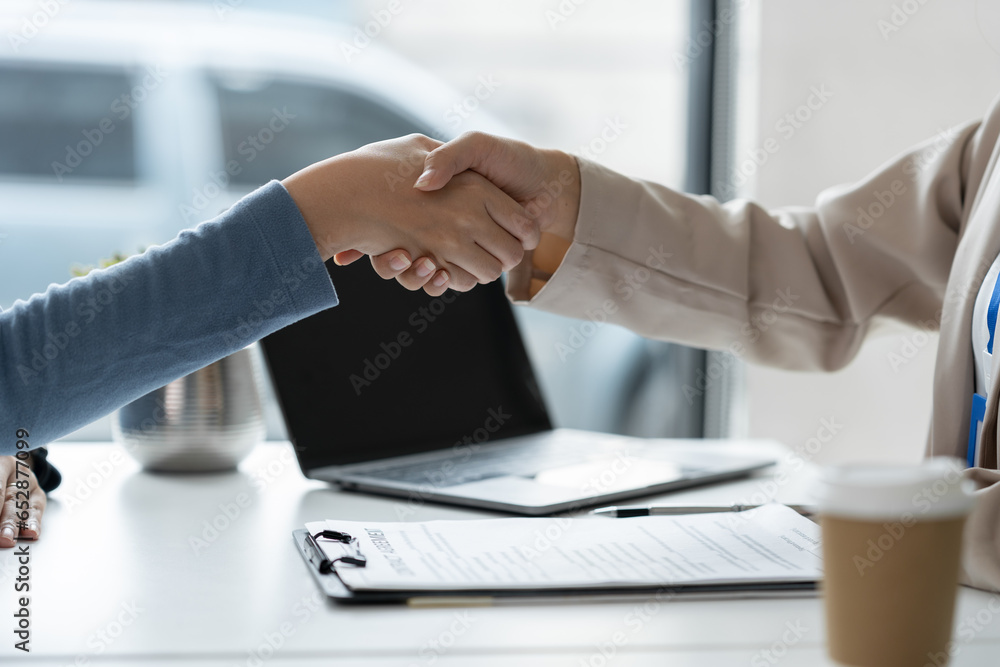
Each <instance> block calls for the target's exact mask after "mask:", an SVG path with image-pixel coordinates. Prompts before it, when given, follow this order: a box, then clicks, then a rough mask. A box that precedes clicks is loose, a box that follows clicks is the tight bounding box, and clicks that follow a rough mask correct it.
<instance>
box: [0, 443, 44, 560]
mask: <svg viewBox="0 0 1000 667" xmlns="http://www.w3.org/2000/svg"><path fill="white" fill-rule="evenodd" d="M2 458H3V459H4V461H3V463H4V465H3V466H2V470H3V473H2V474H0V482H2V483H3V505H2V507H0V548H9V547H12V546H14V545H15V544H16V542H17V538H18V537H21V538H28V539H34V538H37V537H38V535H39V534H40V532H41V522H42V514H43V513H44V512H45V504H46V498H45V492H44V491H42V490H41V489H40V488H39V486H38V479H37V478H36V477H35V473H34V472H33V471H31V470H30V469H27V468H25V467H24V465H23V464H18V463H17V462H16V460H15V458H14V457H12V456H5V457H2ZM7 463H10V464H12V465H6V464H7ZM18 473H20V474H18ZM25 473H27V474H25ZM22 526H23V527H22Z"/></svg>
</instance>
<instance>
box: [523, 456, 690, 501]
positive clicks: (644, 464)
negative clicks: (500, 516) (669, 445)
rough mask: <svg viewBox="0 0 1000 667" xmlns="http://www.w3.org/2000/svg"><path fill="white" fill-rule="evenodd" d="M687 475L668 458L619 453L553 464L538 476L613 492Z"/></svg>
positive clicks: (585, 489) (550, 483)
mask: <svg viewBox="0 0 1000 667" xmlns="http://www.w3.org/2000/svg"><path fill="white" fill-rule="evenodd" d="M682 477H684V473H683V469H682V468H681V467H680V466H679V465H676V464H674V463H670V462H667V461H652V460H649V459H634V458H627V457H624V456H623V457H619V458H615V459H605V460H599V461H587V462H585V463H577V464H573V465H568V466H563V467H560V468H549V469H547V470H543V471H541V472H539V473H537V474H536V475H535V476H534V479H535V482H536V483H538V484H544V485H546V486H559V487H566V488H572V489H577V490H579V491H583V492H588V493H609V492H614V491H624V490H626V489H641V488H644V487H647V486H652V485H654V484H664V483H667V482H672V481H674V480H678V479H681V478H682Z"/></svg>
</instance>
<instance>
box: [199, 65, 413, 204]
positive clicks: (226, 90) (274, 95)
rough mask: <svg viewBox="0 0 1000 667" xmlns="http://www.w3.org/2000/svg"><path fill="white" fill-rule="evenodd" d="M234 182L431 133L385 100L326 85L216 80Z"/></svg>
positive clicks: (255, 181) (251, 181) (250, 182)
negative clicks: (375, 143) (235, 83)
mask: <svg viewBox="0 0 1000 667" xmlns="http://www.w3.org/2000/svg"><path fill="white" fill-rule="evenodd" d="M214 84H215V89H216V91H217V95H218V101H219V112H220V116H221V122H222V140H223V148H224V154H225V159H226V164H228V165H231V166H233V169H231V172H235V173H231V174H230V176H231V177H232V182H233V183H236V184H242V185H246V186H251V187H254V186H257V185H260V184H261V183H265V182H267V181H269V180H271V179H272V178H279V179H280V178H284V177H285V176H288V175H289V174H292V173H294V172H296V171H298V170H299V169H302V168H303V167H306V166H308V165H309V164H312V163H313V162H317V161H319V160H323V159H326V158H328V157H330V156H332V155H338V154H340V153H344V152H347V151H352V150H354V149H356V148H359V147H361V146H364V145H365V144H368V143H371V142H373V141H381V140H383V139H390V138H392V137H398V136H402V135H405V134H410V133H412V132H427V128H423V127H420V126H419V125H418V124H417V123H416V122H414V121H412V120H410V119H408V118H406V117H404V116H402V115H400V114H398V113H396V112H395V111H393V110H392V109H390V108H386V105H385V103H383V102H378V101H375V100H371V99H368V98H366V97H362V96H361V95H358V94H356V93H354V92H352V91H348V90H344V89H339V88H334V87H330V86H324V85H314V84H309V83H298V82H288V81H271V82H268V83H266V84H264V85H261V86H259V87H255V88H253V89H251V90H247V89H243V88H239V87H230V86H227V85H226V82H225V79H224V78H222V77H216V78H215V79H214Z"/></svg>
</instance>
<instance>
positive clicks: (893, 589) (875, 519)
mask: <svg viewBox="0 0 1000 667" xmlns="http://www.w3.org/2000/svg"><path fill="white" fill-rule="evenodd" d="M973 502H974V496H973V489H972V484H971V482H968V481H967V480H965V479H964V478H963V475H962V466H961V464H960V462H959V461H958V460H957V459H950V458H935V459H930V460H928V461H925V462H924V463H922V464H920V465H915V466H844V467H836V468H829V469H827V470H826V471H825V473H824V475H823V478H822V484H821V486H820V489H819V494H818V498H817V505H818V509H819V514H820V525H821V527H822V539H823V570H824V575H823V595H824V597H825V608H826V628H827V647H828V650H829V653H830V657H831V658H832V659H833V660H835V661H836V662H838V663H840V664H842V665H851V666H852V667H923V666H924V665H926V664H932V665H941V664H945V662H947V660H948V653H947V647H948V643H949V641H950V639H951V629H952V619H953V616H954V611H955V596H956V594H957V589H958V575H959V566H960V562H961V548H962V530H963V528H964V525H965V518H966V516H968V514H969V512H970V511H971V510H972V506H973Z"/></svg>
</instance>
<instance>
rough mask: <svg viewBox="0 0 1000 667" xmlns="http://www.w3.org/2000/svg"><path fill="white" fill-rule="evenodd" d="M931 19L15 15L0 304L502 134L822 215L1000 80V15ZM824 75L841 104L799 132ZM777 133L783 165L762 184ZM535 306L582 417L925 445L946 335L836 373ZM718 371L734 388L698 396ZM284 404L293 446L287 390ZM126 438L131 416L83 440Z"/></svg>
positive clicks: (862, 444) (970, 109)
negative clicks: (302, 179) (210, 226)
mask: <svg viewBox="0 0 1000 667" xmlns="http://www.w3.org/2000/svg"><path fill="white" fill-rule="evenodd" d="M904 4H907V3H904ZM909 4H912V5H913V8H912V9H913V11H912V12H910V13H907V12H905V11H903V10H902V9H900V8H899V3H893V2H887V1H883V0H875V1H872V0H846V1H844V2H839V3H836V4H833V3H801V2H795V1H794V0H768V1H767V2H766V3H765V2H761V1H760V0H720V1H718V2H710V1H709V0H692V1H688V0H618V1H616V2H612V1H611V0H587V1H583V0H542V1H530V0H502V1H501V0H476V1H469V0H466V1H464V2H459V1H458V0H422V1H421V2H414V1H412V0H356V1H348V0H343V1H330V2H319V1H305V0H300V1H286V2H277V1H274V2H265V1H263V0H260V1H252V0H205V1H200V2H195V1H190V2H180V1H178V2H124V1H120V2H88V1H87V0H72V1H70V0H66V1H64V2H60V1H59V0H51V1H48V2H43V1H40V0H30V1H25V2H20V1H14V2H4V3H3V5H2V8H0V35H2V37H3V42H4V43H3V44H2V45H0V204H2V205H0V307H4V308H6V307H9V306H10V305H11V304H12V303H13V301H14V300H16V299H18V298H26V297H27V296H29V295H31V294H32V293H34V292H40V291H43V290H44V289H45V288H46V286H47V285H49V284H50V283H61V282H64V281H66V280H67V279H68V278H69V277H70V267H71V266H73V265H77V264H84V265H86V264H96V263H97V262H98V260H100V259H101V258H104V257H108V256H110V255H111V254H113V253H115V252H123V253H126V254H130V253H135V252H138V251H139V250H140V249H141V248H144V247H146V246H149V245H151V244H156V243H162V242H164V241H167V240H169V239H170V238H172V237H173V236H174V235H175V234H176V233H177V231H179V230H180V229H183V228H185V227H190V226H193V225H194V224H197V223H198V222H199V221H201V220H205V219H208V218H210V217H212V216H214V215H215V214H217V213H218V212H219V211H221V210H224V209H225V208H227V207H228V206H229V205H231V204H232V203H233V202H234V201H236V200H237V199H238V198H239V197H241V196H243V195H244V194H246V193H247V192H249V191H251V190H252V189H254V188H255V187H257V186H258V185H260V184H262V183H264V182H266V181H267V180H269V179H271V178H282V177H284V176H287V175H288V174H290V173H292V172H294V171H296V170H298V169H299V168H301V167H303V166H306V165H307V164H309V163H311V162H314V161H316V160H319V159H323V158H325V157H328V156H330V155H334V154H337V153H340V152H343V151H347V150H351V149H353V148H356V147H358V146H360V145H363V144H365V143H369V142H371V141H376V140H379V139H383V138H388V137H393V136H399V135H401V134H407V133H410V132H415V131H418V132H423V133H426V134H429V135H432V136H435V137H437V138H440V139H447V138H449V137H451V136H455V135H457V134H459V133H461V132H464V131H466V130H471V129H483V130H486V131H491V132H496V133H500V134H505V135H508V136H513V137H517V138H520V139H523V140H526V141H529V142H531V143H534V144H537V145H541V146H546V147H553V148H559V149H563V150H566V151H570V152H573V153H576V154H578V155H582V156H584V157H586V158H588V159H592V160H595V161H597V162H600V163H602V164H605V165H607V166H609V167H611V168H614V169H617V170H619V171H622V172H624V173H626V174H628V175H631V176H635V177H640V178H646V179H651V180H654V181H657V182H659V183H663V184H666V185H668V186H671V187H676V188H680V189H686V190H688V191H695V192H712V193H713V194H715V195H717V196H719V197H720V198H722V199H728V198H732V197H736V196H742V197H754V198H756V199H759V200H760V201H762V202H763V203H764V204H765V205H768V206H779V205H788V204H801V205H808V204H811V203H812V202H813V201H814V199H815V197H816V195H817V194H818V193H819V192H820V191H821V190H823V189H824V188H825V187H828V186H831V185H834V184H837V183H841V182H849V181H854V180H858V179H860V178H861V177H863V176H864V175H865V174H866V173H868V172H869V171H871V170H872V169H873V168H875V167H877V166H878V165H879V164H881V163H882V162H884V161H885V160H887V159H888V158H889V157H891V156H892V155H893V154H895V153H896V152H898V151H900V150H903V149H905V148H906V147H908V146H910V145H912V144H915V143H917V142H918V141H921V140H923V139H925V138H927V137H931V136H934V135H935V134H937V133H938V132H939V131H941V130H942V129H943V128H946V127H949V126H952V125H955V124H958V123H961V122H965V121H967V120H970V119H973V118H977V117H979V116H981V115H982V114H983V113H984V111H985V110H986V108H987V106H988V104H989V101H990V100H991V99H992V98H993V96H994V95H995V94H996V93H997V92H998V91H1000V85H998V84H1000V54H998V51H997V49H998V48H1000V46H998V43H997V42H1000V39H996V38H995V35H1000V16H995V14H996V11H995V10H994V9H993V5H994V3H992V2H979V0H954V1H953V2H949V3H926V4H920V3H909ZM909 4H908V5H907V6H908V7H909ZM994 18H996V20H994ZM887 26H888V27H887ZM991 40H992V42H993V43H991ZM822 86H825V87H826V89H827V90H829V91H831V93H832V95H831V96H830V98H829V100H828V101H827V102H825V103H824V104H823V106H822V107H821V108H820V109H818V110H816V111H815V112H814V113H813V114H811V116H810V118H809V119H808V121H807V122H803V123H801V126H800V127H797V128H796V131H795V132H794V133H793V134H792V136H785V135H783V134H779V133H778V131H777V129H776V128H777V124H778V123H779V122H780V121H781V119H782V118H783V117H784V116H785V115H786V114H788V113H791V112H795V110H796V109H797V108H798V107H799V106H800V105H802V104H803V103H804V102H805V100H806V98H808V96H809V95H810V93H811V90H812V89H813V88H814V87H817V88H818V87H822ZM279 128H280V129H279ZM609 128H612V129H610V130H609ZM602 133H603V134H602ZM775 136H777V137H781V140H780V151H779V152H777V153H776V154H774V155H772V156H771V157H770V158H769V159H768V161H767V162H766V163H765V164H763V165H758V166H756V167H754V168H753V169H742V168H741V165H743V164H745V161H746V159H747V156H748V155H749V154H750V153H751V152H752V151H753V150H754V149H755V148H756V147H758V146H760V145H761V144H762V143H763V142H764V140H766V139H767V138H769V137H775ZM227 166H228V167H229V168H228V170H227ZM741 169H742V170H741ZM611 222H612V223H613V221H611ZM517 310H518V315H519V317H520V319H521V324H522V328H523V330H524V333H525V336H526V338H527V340H528V344H529V351H530V352H531V355H532V358H533V361H534V363H535V365H536V369H537V370H538V372H539V375H540V377H541V381H542V386H543V389H544V390H545V393H546V397H547V399H548V402H549V405H550V408H551V409H552V412H553V414H554V417H555V420H556V422H557V424H558V425H560V426H573V427H578V428H592V429H597V430H605V431H615V432H623V433H633V434H641V435H690V436H702V435H709V436H717V435H735V436H741V435H751V436H754V437H773V438H776V439H778V440H780V441H782V442H784V443H786V444H788V445H789V446H792V447H794V448H798V449H801V448H802V447H803V445H804V444H805V443H806V442H808V441H809V440H810V439H811V438H815V436H816V435H817V432H818V430H819V429H820V428H821V426H822V425H823V420H831V419H832V420H834V421H835V422H836V423H838V424H842V425H843V427H842V429H840V430H839V431H838V434H837V436H836V437H835V438H834V440H833V441H832V442H830V443H827V444H825V445H824V447H823V448H822V450H821V451H819V452H816V453H815V454H812V456H815V458H816V459H817V460H820V461H835V460H848V459H886V458H891V459H901V460H902V459H912V458H915V457H917V456H919V454H920V452H921V450H922V447H923V442H924V435H925V431H926V426H927V422H928V419H929V407H930V400H929V397H930V379H931V371H932V368H933V363H934V345H935V343H936V341H935V340H934V339H933V336H932V337H931V338H930V339H929V340H928V339H927V338H926V337H921V338H918V339H916V340H918V341H922V342H921V344H920V345H919V347H918V348H916V352H915V353H914V354H912V355H909V356H907V357H906V363H905V364H903V365H898V364H890V363H889V358H890V355H891V354H892V353H894V352H896V353H898V352H899V351H900V350H902V349H903V346H904V345H907V344H912V343H913V341H914V338H913V337H914V332H912V331H904V330H900V329H885V330H883V332H882V335H881V336H880V337H878V338H874V339H873V340H872V341H871V342H869V343H868V344H866V346H865V347H864V349H863V350H862V352H861V354H860V355H859V357H858V359H857V360H856V361H855V362H854V363H853V364H852V365H851V366H850V367H849V368H848V369H846V370H844V371H841V372H839V373H833V374H824V375H819V374H803V373H789V372H781V371H774V370H769V369H763V368H758V367H748V368H744V367H743V366H742V364H741V363H740V362H739V360H733V359H728V358H726V357H725V356H724V355H716V354H712V355H706V354H704V353H702V352H700V351H697V350H690V349H687V348H681V347H678V346H673V345H670V344H666V343H657V342H651V341H645V340H642V339H640V338H638V337H636V336H634V335H632V334H630V333H628V332H625V331H623V330H621V329H617V328H614V327H611V326H605V327H600V328H599V329H597V331H596V333H595V335H593V336H586V337H585V344H583V345H582V346H580V347H579V349H576V350H575V352H574V353H573V354H571V355H568V356H567V355H560V354H559V353H558V352H557V346H558V345H560V344H564V345H565V344H567V343H568V342H569V341H571V340H573V339H574V338H573V337H574V336H578V335H579V332H580V323H579V322H574V321H571V320H566V319H564V318H558V317H555V316H549V315H545V314H541V313H535V312H532V311H528V310H526V309H517ZM906 349H907V350H909V349H910V348H906ZM713 368H714V369H719V368H724V369H725V372H724V373H722V374H721V378H722V379H720V380H719V381H718V382H716V383H713V384H710V387H709V389H708V391H706V392H705V393H704V394H703V395H702V394H698V395H697V396H696V398H695V400H687V399H686V398H685V392H684V389H685V387H687V388H688V389H690V388H691V387H693V386H697V382H698V378H699V373H704V372H705V371H706V370H712V369H713ZM688 395H690V391H689V392H688ZM269 414H270V417H269V436H270V437H272V438H281V437H283V428H282V426H281V424H280V419H279V418H278V414H277V411H276V409H275V407H274V406H273V401H272V405H271V408H270V409H269ZM109 437H110V430H109V427H108V423H107V420H102V421H100V422H97V423H96V424H94V425H92V426H90V427H88V428H86V429H84V430H83V431H81V432H79V433H77V434H74V435H73V436H71V438H73V439H102V440H104V439H108V438H109Z"/></svg>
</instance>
